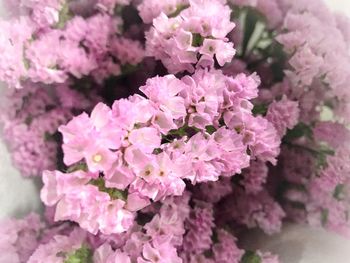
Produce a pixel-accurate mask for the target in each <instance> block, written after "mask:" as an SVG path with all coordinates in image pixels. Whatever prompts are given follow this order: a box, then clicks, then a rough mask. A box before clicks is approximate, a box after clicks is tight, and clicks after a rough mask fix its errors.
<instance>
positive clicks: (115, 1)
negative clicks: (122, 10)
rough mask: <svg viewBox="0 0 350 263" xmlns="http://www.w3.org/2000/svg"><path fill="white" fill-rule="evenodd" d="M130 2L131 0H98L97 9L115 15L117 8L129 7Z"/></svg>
mask: <svg viewBox="0 0 350 263" xmlns="http://www.w3.org/2000/svg"><path fill="white" fill-rule="evenodd" d="M130 2H131V0H98V1H97V3H96V7H97V8H98V9H100V10H102V11H104V12H107V13H109V14H113V13H114V12H115V9H116V8H118V7H121V6H125V5H129V4H130Z"/></svg>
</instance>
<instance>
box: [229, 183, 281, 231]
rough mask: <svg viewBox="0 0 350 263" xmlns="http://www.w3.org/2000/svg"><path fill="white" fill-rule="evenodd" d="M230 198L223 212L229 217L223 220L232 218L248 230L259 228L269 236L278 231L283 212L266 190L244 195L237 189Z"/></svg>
mask: <svg viewBox="0 0 350 263" xmlns="http://www.w3.org/2000/svg"><path fill="white" fill-rule="evenodd" d="M232 198H233V199H231V200H232V201H231V200H230V199H227V200H226V208H225V210H227V213H228V214H229V215H228V218H226V219H225V220H227V221H229V220H230V219H229V218H232V219H233V220H235V222H237V223H239V224H242V225H244V226H246V227H248V228H255V227H259V228H261V229H262V230H263V231H264V232H265V233H266V234H269V235H271V234H273V233H276V232H278V231H280V228H281V226H282V219H283V218H284V217H285V212H284V211H283V209H282V208H281V206H280V205H279V204H278V203H277V202H275V201H274V199H273V198H272V197H271V196H270V195H269V193H268V192H267V191H266V190H263V191H261V192H259V193H257V194H246V193H244V191H239V189H237V190H236V192H235V191H234V192H233V196H232ZM230 201H231V202H230ZM232 219H231V220H232Z"/></svg>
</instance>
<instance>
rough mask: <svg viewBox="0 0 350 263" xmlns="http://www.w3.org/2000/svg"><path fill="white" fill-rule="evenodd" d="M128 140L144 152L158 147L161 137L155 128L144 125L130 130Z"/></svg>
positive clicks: (150, 151)
mask: <svg viewBox="0 0 350 263" xmlns="http://www.w3.org/2000/svg"><path fill="white" fill-rule="evenodd" d="M128 140H129V141H130V143H131V144H132V145H133V146H135V147H137V148H139V149H140V150H141V151H143V152H144V153H152V152H153V150H154V149H156V148H159V146H160V141H161V137H160V134H159V132H158V131H157V130H156V129H155V128H151V127H145V128H140V129H135V130H132V131H131V132H130V134H129V136H128Z"/></svg>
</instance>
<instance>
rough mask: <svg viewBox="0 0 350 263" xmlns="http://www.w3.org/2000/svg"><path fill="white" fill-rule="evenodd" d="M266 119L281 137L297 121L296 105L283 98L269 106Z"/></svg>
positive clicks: (297, 111) (297, 110)
mask: <svg viewBox="0 0 350 263" xmlns="http://www.w3.org/2000/svg"><path fill="white" fill-rule="evenodd" d="M266 118H267V119H268V120H269V121H270V122H272V123H273V125H274V126H275V128H276V130H277V132H278V134H279V135H280V136H281V137H283V136H284V135H285V134H286V132H287V129H292V128H293V127H294V126H295V125H296V124H297V123H298V121H299V108H298V103H297V102H295V101H291V100H288V99H287V97H285V96H284V97H283V98H282V99H281V100H280V101H278V102H273V103H271V104H270V106H269V109H268V111H267V114H266Z"/></svg>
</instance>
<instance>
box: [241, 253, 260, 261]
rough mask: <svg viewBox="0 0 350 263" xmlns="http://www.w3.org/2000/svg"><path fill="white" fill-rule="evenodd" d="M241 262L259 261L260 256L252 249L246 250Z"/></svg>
mask: <svg viewBox="0 0 350 263" xmlns="http://www.w3.org/2000/svg"><path fill="white" fill-rule="evenodd" d="M241 263H261V258H260V256H259V255H258V254H256V253H255V252H254V251H249V250H247V251H246V252H245V254H244V255H243V257H242V259H241Z"/></svg>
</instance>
